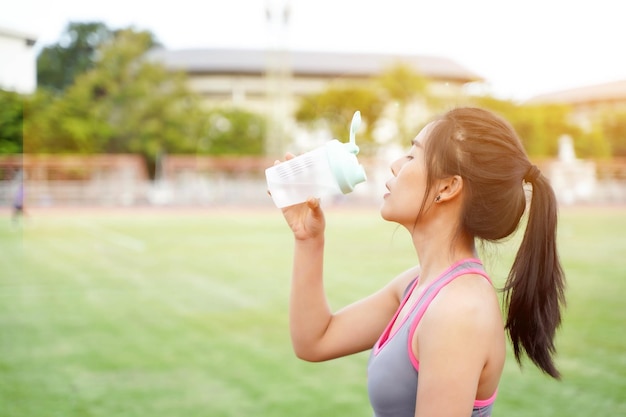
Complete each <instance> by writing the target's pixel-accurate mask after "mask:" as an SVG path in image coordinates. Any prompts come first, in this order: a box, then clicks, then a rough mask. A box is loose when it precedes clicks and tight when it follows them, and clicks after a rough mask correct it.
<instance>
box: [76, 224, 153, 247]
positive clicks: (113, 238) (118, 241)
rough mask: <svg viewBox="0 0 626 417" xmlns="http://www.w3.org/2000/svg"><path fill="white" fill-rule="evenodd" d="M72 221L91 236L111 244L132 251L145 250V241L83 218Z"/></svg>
mask: <svg viewBox="0 0 626 417" xmlns="http://www.w3.org/2000/svg"><path fill="white" fill-rule="evenodd" d="M73 223H74V224H75V225H77V227H79V228H80V229H81V230H85V231H86V232H87V233H89V234H90V235H91V236H94V237H97V238H99V239H102V240H104V241H106V242H108V243H111V244H113V245H116V246H120V247H122V248H124V249H129V250H132V251H134V252H145V250H146V243H145V242H144V241H143V240H141V239H137V238H134V237H132V236H128V235H126V234H124V233H120V232H115V231H113V230H110V229H107V228H105V227H101V226H97V225H94V224H93V223H90V222H87V221H84V220H74V221H73Z"/></svg>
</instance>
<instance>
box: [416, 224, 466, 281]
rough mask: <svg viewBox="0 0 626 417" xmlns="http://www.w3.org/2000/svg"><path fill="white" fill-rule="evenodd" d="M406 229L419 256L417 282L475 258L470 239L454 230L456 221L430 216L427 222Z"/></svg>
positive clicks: (429, 279)
mask: <svg viewBox="0 0 626 417" xmlns="http://www.w3.org/2000/svg"><path fill="white" fill-rule="evenodd" d="M409 231H410V232H411V236H412V240H413V246H414V247H415V251H416V253H417V257H418V259H419V264H420V271H421V272H420V282H421V283H428V282H430V281H432V280H434V279H436V278H437V277H438V276H439V275H440V274H441V273H442V272H443V271H444V270H446V269H447V268H448V267H450V265H452V264H454V263H456V262H458V261H461V260H463V259H467V258H475V257H477V254H476V248H475V245H474V239H473V238H472V237H471V236H468V235H467V234H465V233H457V224H456V222H453V221H451V219H450V218H448V217H439V218H438V219H432V221H429V222H428V224H427V225H423V226H422V225H417V226H416V227H415V228H413V229H409Z"/></svg>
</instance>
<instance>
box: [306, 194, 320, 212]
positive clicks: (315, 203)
mask: <svg viewBox="0 0 626 417" xmlns="http://www.w3.org/2000/svg"><path fill="white" fill-rule="evenodd" d="M306 205H307V206H308V207H309V209H311V211H312V212H313V215H315V216H319V214H320V212H321V210H320V199H319V198H314V197H311V198H309V199H308V200H307V201H306Z"/></svg>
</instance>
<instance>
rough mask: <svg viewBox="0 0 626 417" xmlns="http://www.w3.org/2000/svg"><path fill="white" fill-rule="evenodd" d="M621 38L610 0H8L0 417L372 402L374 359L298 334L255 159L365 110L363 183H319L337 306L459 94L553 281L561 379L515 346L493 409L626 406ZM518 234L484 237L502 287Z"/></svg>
mask: <svg viewBox="0 0 626 417" xmlns="http://www.w3.org/2000/svg"><path fill="white" fill-rule="evenodd" d="M625 40H626V25H624V24H623V12H622V11H621V7H620V5H619V2H615V1H613V0H594V1H590V0H580V1H571V0H570V1H565V0H552V1H545V0H528V1H525V2H503V1H497V0H474V1H463V0H441V1H437V2H415V1H409V0H385V1H380V0H374V1H357V0H340V1H338V0H317V1H306V0H228V1H222V0H208V1H203V2H197V1H191V0H179V1H177V2H175V3H164V2H148V1H144V0H137V1H132V2H129V1H121V0H110V1H108V2H99V3H98V2H97V3H93V2H85V1H80V0H59V1H56V2H44V1H41V0H22V1H20V2H14V3H12V4H10V5H4V6H3V7H2V11H1V12H0V297H2V301H1V302H0V372H1V373H2V377H0V416H2V417H9V416H11V417H13V416H15V417H30V416H32V417H41V416H48V415H50V416H51V415H59V416H65V417H67V416H72V417H73V416H91V417H94V416H111V415H116V416H145V415H148V414H149V415H152V416H181V415H184V416H186V417H189V416H243V415H262V416H319V415H329V416H355V415H370V414H371V410H370V408H369V403H368V399H367V392H366V390H365V381H366V373H365V366H366V361H367V355H366V354H361V355H355V356H353V357H349V358H343V359H341V360H338V361H332V362H330V363H325V364H308V363H303V362H302V361H299V360H297V359H296V358H295V357H294V355H293V352H292V351H291V347H290V342H289V336H288V332H287V329H288V324H287V299H288V282H289V274H290V262H291V252H290V251H291V236H290V234H289V233H288V231H287V229H286V227H285V225H284V221H283V219H282V216H281V215H280V213H279V212H278V210H276V209H275V208H274V207H273V204H272V201H271V199H270V198H269V197H268V196H267V193H266V190H267V186H266V183H265V177H264V170H265V168H267V167H269V166H271V165H272V164H273V161H274V160H276V159H281V158H282V157H283V155H284V154H285V152H287V151H289V152H293V153H296V154H297V153H301V152H305V151H308V150H310V149H313V148H315V147H317V146H319V145H321V144H323V143H325V142H326V141H328V140H329V139H331V138H337V139H339V140H342V141H346V140H347V139H348V134H349V124H350V120H351V118H352V115H353V113H354V112H355V111H356V110H359V111H360V112H361V115H362V119H363V124H362V126H361V129H360V130H359V131H358V132H357V135H356V142H357V144H358V145H359V147H360V149H361V152H360V153H359V155H358V158H359V161H360V162H361V163H362V164H363V165H364V167H365V170H366V173H367V176H368V181H367V182H366V183H363V184H359V185H358V186H357V187H356V190H355V191H354V192H353V193H351V194H349V195H346V196H343V197H342V198H337V199H334V200H332V201H326V202H324V203H325V205H326V207H327V213H328V215H327V217H328V219H327V221H328V234H329V238H328V242H329V243H328V246H327V247H328V250H327V261H326V262H327V270H328V277H327V278H326V280H327V281H326V282H327V292H328V296H329V300H330V302H331V305H333V307H335V308H339V307H341V306H343V305H345V304H347V303H349V302H351V301H354V300H356V299H358V298H360V297H362V296H365V295H367V294H369V293H371V292H372V291H375V290H376V289H378V288H380V286H382V285H384V283H385V282H386V281H387V280H388V279H389V278H391V277H392V276H394V275H396V274H397V273H398V272H399V271H401V270H403V269H405V268H408V267H410V266H411V265H413V264H414V263H415V262H416V260H415V254H414V251H413V248H412V246H411V244H410V242H409V241H407V240H405V238H406V236H404V235H403V234H402V233H398V232H397V227H396V226H394V225H390V224H386V223H384V222H383V221H382V220H381V219H380V218H379V216H378V213H377V209H378V206H379V204H380V201H381V197H382V195H383V192H384V183H385V181H387V179H388V177H389V164H390V162H391V161H392V160H393V159H395V158H396V157H397V156H398V155H399V154H400V153H401V152H404V150H406V148H408V146H409V145H410V141H411V140H412V139H413V137H414V136H415V135H416V134H417V132H418V131H419V130H420V128H421V127H422V126H423V125H424V124H425V123H427V122H428V121H429V120H430V119H431V118H432V117H433V116H435V115H437V114H439V113H441V112H444V111H446V110H448V109H450V108H452V107H455V106H464V105H472V106H481V107H485V108H488V109H491V110H493V111H495V112H497V113H499V114H500V115H502V116H504V117H505V118H506V119H507V120H509V121H510V122H511V124H512V125H513V126H514V128H515V129H516V131H517V132H518V134H519V136H520V138H521V140H522V141H523V143H524V146H525V147H526V150H527V152H528V154H529V157H530V159H531V160H532V161H533V162H534V163H535V164H537V165H538V166H539V167H540V168H541V170H542V171H543V173H544V174H545V175H546V176H547V177H548V178H549V179H550V181H551V183H552V185H553V187H554V189H555V192H556V194H557V198H558V201H559V205H560V215H561V217H560V220H559V240H560V242H559V243H560V251H561V259H562V262H563V265H564V269H565V272H566V275H567V278H568V308H567V310H566V313H565V316H564V326H563V328H562V330H561V331H560V332H559V335H558V340H557V350H558V356H557V365H558V366H559V368H560V370H561V372H562V373H563V376H564V378H563V381H562V382H556V381H551V380H548V379H547V378H546V377H545V376H544V375H541V374H540V373H539V372H538V371H537V370H536V369H534V368H533V366H532V364H528V363H524V364H523V366H522V367H521V368H519V367H518V366H517V364H516V363H515V361H514V359H513V357H512V355H511V353H510V352H509V360H508V362H507V365H506V368H505V373H504V375H503V380H502V385H501V388H500V391H499V398H498V401H497V403H496V411H495V413H496V414H497V415H500V414H501V415H507V416H520V417H522V416H524V417H525V416H529V415H533V416H534V415H541V416H568V417H569V416H588V415H604V414H606V415H609V414H611V415H626V401H625V400H624V398H625V397H624V393H625V392H626V338H625V337H624V332H623V328H624V323H626V309H625V308H624V303H623V296H624V294H625V293H626V281H625V280H624V277H625V276H626V267H625V266H624V264H623V262H621V260H622V259H623V258H624V256H626V210H625V208H626V58H625V57H624V53H623V51H622V50H623V45H624V41H625ZM517 239H518V238H517V237H514V238H513V239H511V240H510V241H508V242H505V243H504V244H503V245H502V246H500V247H499V248H498V249H497V250H495V251H493V252H489V251H487V252H486V253H485V254H484V258H483V260H484V261H485V263H486V265H487V267H488V270H489V271H490V274H491V275H492V277H493V278H494V282H495V283H496V285H497V286H502V285H503V283H504V280H505V279H506V275H507V272H508V268H510V264H511V262H512V259H513V257H514V255H515V251H516V249H517V246H516V244H517V242H518V240H517ZM484 249H492V248H491V247H487V248H484ZM481 250H482V249H481Z"/></svg>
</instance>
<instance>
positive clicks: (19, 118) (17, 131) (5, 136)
mask: <svg viewBox="0 0 626 417" xmlns="http://www.w3.org/2000/svg"><path fill="white" fill-rule="evenodd" d="M23 100H24V99H23V97H22V96H21V95H20V94H18V93H16V92H13V91H4V90H0V154H18V153H22V151H23V140H22V125H23V121H24V111H23V109H24V103H23Z"/></svg>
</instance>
